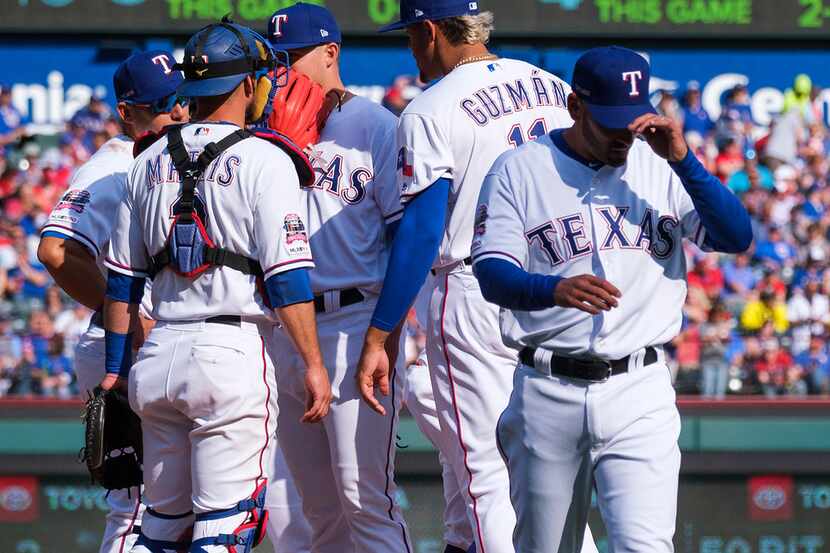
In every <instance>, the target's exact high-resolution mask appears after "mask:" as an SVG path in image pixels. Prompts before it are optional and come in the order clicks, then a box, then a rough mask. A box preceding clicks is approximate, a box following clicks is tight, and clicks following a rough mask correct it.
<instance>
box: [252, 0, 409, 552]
mask: <svg viewBox="0 0 830 553" xmlns="http://www.w3.org/2000/svg"><path fill="white" fill-rule="evenodd" d="M268 38H269V40H271V42H272V44H273V45H274V46H275V47H276V48H279V49H283V50H287V51H288V53H289V58H290V60H291V70H292V71H296V72H300V73H303V74H304V75H306V76H308V77H310V78H311V80H313V81H314V82H316V83H318V84H319V85H320V87H322V90H323V92H324V93H325V94H326V95H327V96H328V97H329V98H334V99H335V100H336V107H335V108H334V110H333V111H332V112H331V114H330V115H329V116H328V118H327V120H326V122H325V128H324V129H323V130H322V131H321V133H320V136H319V138H318V139H317V141H316V143H315V144H313V145H311V146H310V152H311V153H310V157H311V159H312V163H313V166H314V170H315V173H316V180H315V182H314V185H313V186H312V187H309V188H307V189H304V190H303V192H302V204H303V205H302V211H301V212H302V213H303V215H304V216H307V220H308V232H309V239H310V244H311V248H312V250H313V251H314V252H315V259H316V260H317V261H316V263H317V264H316V267H315V269H314V270H313V271H311V273H310V277H311V289H312V291H313V293H314V305H315V310H316V313H317V329H318V334H319V337H320V348H321V351H322V353H323V360H324V362H325V365H326V367H328V369H329V371H330V373H329V376H330V379H331V382H332V391H333V396H334V398H333V400H332V403H331V414H330V416H329V417H327V418H326V420H324V421H323V424H321V425H314V426H309V425H303V424H299V419H300V415H301V412H302V408H303V395H302V386H301V385H302V380H301V379H300V378H299V377H298V376H297V375H296V374H295V373H296V370H297V368H298V367H299V366H301V362H302V361H301V358H300V356H299V355H298V353H297V351H296V349H295V346H294V344H292V343H291V341H290V340H289V337H288V336H287V334H286V333H285V331H284V329H281V328H276V329H275V330H274V333H273V336H272V340H271V343H270V344H269V346H270V348H269V349H270V350H271V352H272V355H274V360H275V363H276V364H277V365H278V369H279V370H278V382H277V383H278V387H279V396H280V397H279V408H280V417H279V438H280V447H281V448H282V453H283V455H284V456H285V460H286V462H287V465H288V467H289V469H290V471H291V474H292V475H293V477H294V482H295V484H296V486H297V489H298V491H299V494H300V496H301V497H302V506H303V511H304V513H305V518H306V519H307V520H308V523H309V524H310V526H311V529H312V540H311V550H312V551H314V552H315V553H328V552H332V553H344V552H349V551H353V552H356V553H357V552H369V551H371V552H372V553H384V552H388V553H401V552H412V551H413V549H412V546H411V544H410V539H409V535H408V530H407V527H406V523H405V522H404V519H403V516H402V514H401V510H400V508H399V507H398V505H397V504H396V502H395V489H396V487H395V482H394V466H395V432H396V427H397V419H398V412H399V410H400V404H401V397H402V395H401V392H400V385H401V382H400V380H401V378H402V377H401V376H399V375H397V374H393V376H392V381H393V384H392V393H391V395H390V396H389V397H388V398H384V401H383V404H384V406H385V408H386V409H388V410H389V411H390V412H391V414H392V415H391V417H381V416H379V415H378V414H377V413H375V412H373V411H372V410H371V409H370V408H369V407H368V406H367V405H366V404H365V403H363V402H362V401H360V395H359V393H358V390H357V386H356V382H355V378H354V377H355V371H356V368H357V361H358V357H359V355H360V346H361V344H362V342H363V334H364V333H365V330H366V326H367V325H368V322H369V319H370V317H371V316H372V311H373V309H374V307H375V303H376V301H377V294H378V292H379V291H380V288H381V282H382V280H383V275H384V271H385V269H386V263H387V257H388V248H387V239H386V233H387V231H391V230H390V227H392V225H393V223H394V222H395V221H396V220H397V219H398V218H399V217H400V215H401V211H402V210H401V207H400V201H399V195H398V189H397V184H396V177H395V162H396V158H395V153H396V149H395V139H394V136H395V121H396V120H395V116H394V115H392V114H391V113H390V112H389V111H387V110H386V109H384V108H383V107H381V106H379V105H378V104H375V103H374V102H371V101H369V100H367V99H365V98H361V97H359V96H354V95H353V94H351V93H349V92H347V91H346V90H345V86H344V85H343V82H342V81H341V79H340V72H339V68H338V61H339V57H340V39H341V35H340V30H339V29H338V26H337V23H336V22H335V20H334V18H333V16H332V15H331V13H330V12H329V11H328V10H327V9H325V8H323V7H320V6H315V5H311V4H305V3H298V4H295V5H293V6H291V7H288V8H285V9H282V10H279V11H277V12H275V13H274V15H273V17H272V18H271V20H270V21H269V27H268ZM288 86H292V85H291V84H289V85H288ZM294 86H296V85H294ZM292 89H293V87H292ZM292 91H293V90H288V94H289V96H288V97H287V98H285V99H282V98H281V96H280V97H278V101H285V102H287V103H288V104H289V105H288V106H287V109H288V110H292V106H291V102H292V99H291V96H290V95H291V93H292ZM282 94H283V91H280V95H282ZM275 130H278V131H279V130H281V129H280V128H276V129H275ZM301 146H306V144H301ZM401 374H402V373H401ZM277 541H279V540H277ZM277 549H278V550H279V546H277Z"/></svg>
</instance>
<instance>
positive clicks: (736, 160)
mask: <svg viewBox="0 0 830 553" xmlns="http://www.w3.org/2000/svg"><path fill="white" fill-rule="evenodd" d="M421 88H422V85H421V83H418V82H417V80H416V79H414V78H412V77H408V76H401V77H399V78H398V79H396V80H395V82H394V83H393V84H392V86H390V87H389V89H388V90H387V93H386V96H385V97H384V99H383V103H384V105H385V106H386V107H388V108H389V109H390V110H391V111H393V112H395V113H400V112H401V111H402V110H403V109H404V108H405V106H406V104H407V103H408V102H409V101H410V100H411V99H412V98H414V97H415V95H417V93H418V92H419V91H420V90H421ZM681 92H682V96H676V95H675V94H673V93H671V92H669V91H662V92H659V93H658V94H657V96H656V99H657V102H656V107H657V109H658V111H660V112H661V113H663V114H665V115H669V116H671V117H676V118H678V119H679V120H682V121H683V125H684V130H685V132H686V136H687V141H688V142H689V145H690V146H691V147H692V148H693V150H694V151H695V153H696V154H697V155H698V157H699V158H700V160H701V161H702V162H703V163H704V165H705V166H706V167H707V168H708V169H709V170H710V171H711V172H712V173H713V174H715V175H717V176H718V177H719V178H720V179H721V180H722V181H723V184H724V186H728V187H729V188H730V189H731V190H732V191H733V192H734V193H735V194H737V195H739V196H740V197H741V199H742V200H743V202H744V204H745V205H746V206H747V208H748V210H749V212H750V214H751V215H752V218H753V226H754V234H755V237H754V238H755V241H754V245H753V248H752V250H750V252H749V253H748V254H745V255H737V256H727V255H719V254H708V253H704V252H701V251H700V250H698V249H697V248H695V247H694V246H687V259H688V267H689V279H688V280H689V293H688V297H687V300H686V305H685V309H684V313H685V317H684V324H683V328H682V331H681V333H680V335H679V336H678V337H677V339H676V340H674V341H673V342H672V343H671V344H668V345H667V349H668V352H669V354H670V356H671V359H672V366H673V368H674V370H675V385H676V388H677V390H678V393H679V394H702V395H703V396H705V397H711V398H722V397H724V396H725V395H726V394H764V395H766V396H769V397H773V396H804V395H808V394H828V393H830V344H829V343H828V338H830V332H829V331H830V271H829V270H827V268H828V266H830V242H828V240H830V209H827V206H830V187H828V172H829V171H828V159H827V152H828V150H830V135H828V129H827V128H826V127H825V126H824V123H823V116H824V114H823V113H822V112H821V110H820V107H819V104H818V102H817V100H816V98H817V96H818V93H819V89H818V87H816V86H814V85H813V84H812V82H811V81H810V78H809V77H808V76H806V75H799V76H798V77H797V78H796V79H795V82H794V83H793V86H792V88H791V89H789V90H788V91H787V92H786V95H785V104H784V108H783V109H782V112H781V114H780V115H779V116H778V117H777V118H775V119H774V121H773V123H772V124H771V125H769V126H764V125H759V124H758V123H757V122H756V121H754V120H753V116H752V110H751V109H750V105H749V94H748V90H747V88H746V86H737V87H735V88H734V89H733V90H731V91H730V92H728V93H727V94H726V95H725V97H724V98H723V105H722V111H721V114H720V115H719V116H718V117H717V118H712V117H710V115H709V114H708V113H707V112H706V110H705V109H704V108H703V106H702V104H701V91H700V87H699V85H698V84H697V83H696V82H694V81H692V82H689V83H688V84H687V85H686V86H685V89H684V90H682V91H681ZM25 128H26V125H25V118H23V117H22V116H21V114H20V113H19V112H18V111H17V110H16V109H15V108H14V107H13V106H12V105H11V94H10V90H9V89H8V87H0V204H1V208H0V397H3V396H22V397H32V396H48V397H59V398H65V397H72V396H74V395H76V393H77V392H76V388H75V384H74V378H73V372H72V357H73V351H74V347H75V344H76V343H77V340H78V337H79V335H80V334H81V333H82V332H83V331H84V330H85V329H86V327H87V325H88V323H89V319H90V316H91V313H90V312H89V310H87V309H86V308H84V307H82V306H78V305H77V304H75V303H74V302H72V301H71V300H69V298H68V297H67V296H66V295H64V294H63V292H61V291H60V290H59V289H58V288H57V287H56V286H55V285H54V283H53V282H52V280H51V278H50V277H49V275H48V273H47V272H46V271H45V269H44V267H43V266H42V265H41V264H40V263H39V262H38V260H37V257H36V255H35V252H36V249H37V243H38V229H39V227H40V226H41V224H42V223H43V222H44V220H45V218H46V216H47V214H48V213H49V211H50V210H51V208H52V207H53V206H54V205H55V204H56V203H57V202H58V201H59V200H60V198H61V196H62V194H63V192H64V191H65V189H66V187H67V185H68V182H69V180H70V178H71V175H72V173H73V171H74V170H75V168H77V167H78V166H79V165H80V164H82V163H83V162H84V161H86V160H87V159H88V158H89V156H90V155H91V154H92V153H93V152H94V151H95V150H96V149H97V148H98V147H99V146H100V145H101V144H103V143H104V142H105V141H106V140H107V139H108V138H110V137H112V136H114V135H116V134H118V132H119V125H118V123H117V121H116V120H115V119H114V118H113V116H112V112H111V111H110V108H109V107H108V106H107V104H106V103H105V102H103V101H101V100H100V99H97V98H93V99H92V100H90V104H89V105H88V106H87V107H86V108H84V109H82V110H80V111H78V112H77V113H76V114H75V115H74V116H73V117H72V118H71V120H69V121H68V122H67V123H66V129H65V131H64V132H63V133H62V134H61V135H60V136H59V137H58V141H57V143H56V144H55V145H53V146H50V147H44V146H43V145H42V144H45V143H46V142H47V141H44V140H39V139H33V138H34V137H29V136H26V133H25V131H24V129H25ZM408 320H409V325H408V344H407V348H406V356H407V360H408V361H409V362H413V361H414V360H415V358H416V357H417V355H418V353H419V351H420V350H421V349H422V348H423V344H424V332H423V329H421V328H420V327H419V326H418V323H417V320H416V319H415V317H414V313H411V314H410V317H409V319H408Z"/></svg>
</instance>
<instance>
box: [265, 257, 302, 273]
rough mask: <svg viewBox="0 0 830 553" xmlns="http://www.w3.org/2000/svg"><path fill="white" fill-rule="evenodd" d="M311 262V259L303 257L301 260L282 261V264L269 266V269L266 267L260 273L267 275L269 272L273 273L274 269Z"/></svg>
mask: <svg viewBox="0 0 830 553" xmlns="http://www.w3.org/2000/svg"><path fill="white" fill-rule="evenodd" d="M313 261H314V260H313V259H311V258H310V257H304V258H302V259H292V260H291V261H283V262H282V263H277V264H276V265H271V266H270V267H268V268H267V269H265V270H264V271H262V272H263V274H268V273H270V272H271V271H273V270H274V269H279V268H280V267H285V266H286V265H291V264H293V263H311V262H313Z"/></svg>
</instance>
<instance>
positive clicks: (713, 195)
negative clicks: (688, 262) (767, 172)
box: [669, 149, 752, 253]
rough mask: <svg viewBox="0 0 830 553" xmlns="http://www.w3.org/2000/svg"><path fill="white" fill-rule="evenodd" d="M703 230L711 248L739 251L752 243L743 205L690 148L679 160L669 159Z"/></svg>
mask: <svg viewBox="0 0 830 553" xmlns="http://www.w3.org/2000/svg"><path fill="white" fill-rule="evenodd" d="M669 165H670V166H671V168H672V169H673V170H674V172H675V173H676V174H677V176H678V177H680V181H681V182H682V183H683V187H684V188H685V189H686V192H688V193H689V196H691V198H692V203H693V204H694V206H695V210H696V211H697V213H698V216H699V217H700V222H701V224H702V225H703V228H704V229H706V237H705V240H704V243H705V244H706V245H707V246H709V247H711V248H712V249H713V250H715V251H719V252H724V253H740V252H743V251H746V250H747V249H748V248H749V246H750V245H751V244H752V225H751V222H750V219H749V214H748V213H747V211H746V209H745V208H744V206H743V205H742V204H741V202H740V200H739V199H738V198H737V197H736V196H735V195H734V194H732V192H731V191H730V190H729V189H728V188H727V187H725V186H724V185H723V184H721V182H720V181H719V180H718V179H717V178H716V177H714V176H712V175H711V174H709V171H707V170H706V168H705V167H703V165H701V163H700V162H699V161H698V160H697V157H695V155H694V154H693V153H692V151H691V149H690V150H689V153H688V154H686V157H685V158H684V159H683V160H682V161H678V162H669Z"/></svg>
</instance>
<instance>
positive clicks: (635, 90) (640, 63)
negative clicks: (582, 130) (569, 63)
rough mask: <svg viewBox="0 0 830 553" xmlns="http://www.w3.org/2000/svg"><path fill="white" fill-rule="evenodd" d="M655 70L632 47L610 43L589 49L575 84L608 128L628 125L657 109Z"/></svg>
mask: <svg viewBox="0 0 830 553" xmlns="http://www.w3.org/2000/svg"><path fill="white" fill-rule="evenodd" d="M650 79H651V71H650V68H649V65H648V62H647V61H646V59H645V58H644V57H643V56H641V55H640V54H638V53H637V52H635V51H634V50H629V49H628V48H621V47H619V46H606V47H602V48H593V49H591V50H588V51H587V52H585V53H584V54H583V55H582V56H581V57H580V58H579V59H578V60H577V61H576V65H575V66H574V74H573V79H572V80H571V88H572V89H573V91H574V93H575V94H576V95H577V96H579V98H580V99H582V101H583V102H584V103H585V105H586V106H587V107H588V112H589V113H590V114H591V117H593V118H594V120H595V121H596V122H597V123H599V124H600V125H601V126H603V127H605V128H607V129H625V128H627V127H628V125H629V124H631V122H632V121H634V120H635V119H636V118H638V117H639V116H641V115H644V114H646V113H656V112H655V111H654V108H653V107H652V105H651V102H650V101H649V89H648V86H649V81H650Z"/></svg>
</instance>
